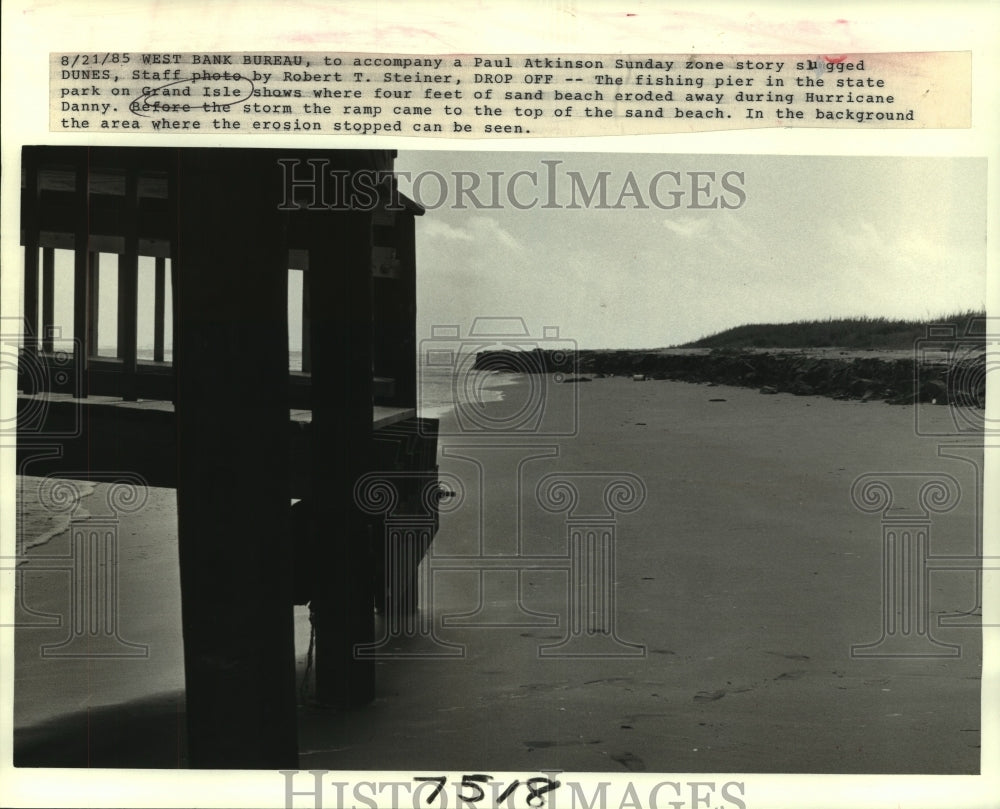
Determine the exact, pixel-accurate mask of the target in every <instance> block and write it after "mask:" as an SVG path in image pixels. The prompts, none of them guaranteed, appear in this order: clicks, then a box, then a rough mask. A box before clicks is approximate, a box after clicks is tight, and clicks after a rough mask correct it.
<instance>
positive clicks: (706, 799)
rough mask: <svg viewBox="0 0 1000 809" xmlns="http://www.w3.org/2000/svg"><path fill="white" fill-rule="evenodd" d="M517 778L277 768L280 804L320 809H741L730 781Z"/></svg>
mask: <svg viewBox="0 0 1000 809" xmlns="http://www.w3.org/2000/svg"><path fill="white" fill-rule="evenodd" d="M541 773H542V774H541V775H535V776H525V777H524V778H523V780H522V779H520V778H513V779H505V778H498V777H495V776H492V775H489V774H487V773H467V774H464V775H461V776H456V777H448V776H446V775H419V776H414V777H412V778H411V779H409V780H389V779H372V780H364V781H355V782H351V781H343V780H339V779H336V778H330V779H327V778H326V776H327V775H329V774H330V771H329V770H307V771H305V772H302V771H299V770H279V775H281V776H282V777H283V779H284V784H283V786H284V796H285V803H284V806H285V809H307V807H308V808H309V809H322V807H324V806H365V807H372V808H373V809H374V807H377V806H392V807H397V808H398V809H403V807H409V806H412V807H413V808H414V809H417V808H418V807H435V808H436V809H447V807H449V806H477V805H480V804H482V805H483V806H505V807H510V809H518V808H519V807H530V808H531V809H541V807H547V809H618V808H619V807H626V806H629V807H634V808H638V809H647V808H648V809H656V807H667V806H669V807H671V809H697V807H706V806H710V807H716V808H717V809H747V801H746V783H745V782H744V781H736V780H726V781H723V780H718V779H714V780H709V779H699V780H693V779H691V780H687V779H670V780H655V781H654V780H653V779H649V781H648V782H639V781H630V780H625V779H615V780H614V781H609V780H598V779H594V780H593V781H588V782H584V781H582V780H573V779H566V778H562V777H560V776H561V774H562V773H561V771H558V770H542V771H541Z"/></svg>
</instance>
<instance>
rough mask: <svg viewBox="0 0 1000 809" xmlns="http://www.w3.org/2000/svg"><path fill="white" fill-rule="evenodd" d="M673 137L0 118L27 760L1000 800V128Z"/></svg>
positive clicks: (318, 792)
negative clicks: (859, 141)
mask: <svg viewBox="0 0 1000 809" xmlns="http://www.w3.org/2000/svg"><path fill="white" fill-rule="evenodd" d="M5 16H6V15H5ZM702 24H704V25H708V24H707V23H705V21H702ZM783 30H784V29H783ZM64 44H65V43H63V42H62V41H60V43H59V47H56V45H55V44H54V45H53V47H52V48H51V50H52V51H53V52H56V51H58V50H60V49H63V45H64ZM127 44H128V47H129V48H131V49H132V50H138V49H139V48H138V46H139V45H143V49H145V50H152V47H149V43H144V42H140V41H138V38H137V41H136V42H133V43H127ZM102 47H103V46H102ZM294 47H295V48H297V49H300V50H301V49H307V50H308V49H317V50H318V49H323V50H331V49H332V48H331V47H330V46H329V44H328V43H327V42H326V41H324V42H323V43H322V44H321V45H320V44H316V43H310V42H307V41H305V39H302V40H301V41H297V42H295V43H294ZM212 49H213V50H221V49H222V48H221V46H220V47H214V48H212ZM788 49H789V46H788V45H787V43H786V44H785V46H784V48H783V49H779V48H777V47H775V48H773V51H774V52H788ZM205 50H206V51H207V50H210V49H209V48H208V47H206V48H205ZM342 50H344V51H345V52H346V51H347V50H348V48H347V47H346V46H344V47H343V48H342ZM860 50H861V49H859V51H860ZM422 52H425V53H430V52H432V51H431V50H430V49H429V46H428V45H426V44H425V43H423V44H422ZM438 52H441V53H444V52H445V51H444V50H440V49H439V51H438ZM483 52H487V51H483ZM608 52H611V51H610V50H609V51H608ZM760 52H764V50H763V49H760ZM7 85H8V78H7V76H6V71H5V91H6V86H7ZM5 130H6V126H5ZM716 134H719V133H716ZM791 134H799V133H790V132H788V131H785V132H784V135H785V136H789V135H791ZM802 134H805V133H802ZM852 134H853V133H852V132H850V131H839V132H838V134H837V136H836V139H837V140H843V139H846V138H850V137H851V136H852ZM869 134H870V133H869ZM924 136H926V137H927V138H928V140H927V143H932V141H931V140H930V138H931V137H932V134H931V133H930V132H927V131H919V130H918V131H914V132H912V133H908V134H906V135H903V134H897V137H896V141H895V143H902V142H903V141H905V140H906V138H911V139H912V138H914V137H918V138H919V137H924ZM186 137H190V139H189V140H187V139H185V138H186ZM680 137H683V138H684V139H683V140H677V141H671V142H670V144H671V145H670V148H661V147H654V146H650V148H642V146H641V145H640V144H635V145H631V146H629V148H622V147H621V145H620V144H621V142H622V141H623V140H624V139H622V138H618V139H612V140H615V141H616V143H614V144H612V143H610V142H605V141H603V140H602V139H601V138H591V139H588V142H587V143H586V144H585V145H584V146H582V147H581V146H580V145H579V142H577V143H575V144H574V145H573V146H572V147H570V146H569V145H567V142H565V141H562V140H553V142H552V143H551V145H550V146H549V147H547V148H540V147H539V146H538V144H537V143H534V144H530V145H529V146H530V148H529V147H526V146H522V145H521V144H519V142H518V141H517V140H514V139H510V140H504V141H503V142H502V145H501V146H500V148H497V146H496V145H491V146H487V145H486V144H485V143H482V142H475V143H471V144H470V143H466V144H463V145H457V144H451V143H450V141H449V142H445V143H441V142H436V143H433V144H432V143H430V142H424V143H421V142H420V141H419V140H418V139H417V138H399V139H395V140H394V139H392V138H389V137H370V138H365V137H360V136H359V137H351V138H337V137H333V136H323V135H298V136H286V135H283V136H263V137H261V138H260V139H256V140H255V139H253V138H251V137H250V136H246V137H241V136H233V137H232V138H229V137H226V136H216V137H214V138H213V137H210V136H209V135H207V134H206V135H204V136H202V135H191V136H176V137H174V136H149V135H146V136H137V138H136V139H134V140H130V139H129V138H128V137H126V136H113V137H110V136H109V137H107V138H102V137H99V136H89V137H82V136H80V135H79V134H78V133H77V134H74V135H72V136H69V137H63V136H57V135H50V134H48V133H46V132H44V131H33V130H31V129H29V130H28V131H27V132H25V133H19V134H18V136H17V138H16V143H13V142H12V139H11V138H9V137H8V136H7V134H6V132H5V145H4V167H5V169H6V171H5V178H4V217H5V218H4V231H3V232H4V247H3V258H4V261H3V274H2V279H0V282H2V283H0V302H2V319H0V325H2V328H0V349H2V354H3V362H2V370H3V375H4V376H3V391H2V393H3V417H2V418H0V423H2V424H0V427H2V441H3V443H2V450H3V452H4V467H3V504H4V522H3V529H4V537H3V540H4V545H3V556H4V564H3V576H4V578H3V582H4V587H3V590H4V596H5V599H6V601H5V604H4V610H5V613H4V614H5V618H4V620H3V637H4V647H3V655H2V670H3V680H4V687H5V689H6V691H5V694H4V696H5V699H4V705H5V710H6V711H7V713H5V714H4V745H5V747H4V750H5V751H6V755H7V760H6V761H5V765H4V766H5V767H7V768H11V769H10V770H9V771H10V772H13V773H14V774H15V776H16V777H17V779H18V780H19V783H27V782H26V780H25V779H26V778H29V777H30V778H31V779H32V783H39V784H41V783H42V782H44V781H45V779H46V777H47V773H49V772H50V771H58V774H59V776H60V777H63V776H65V777H67V778H69V779H71V781H72V779H75V778H79V777H89V775H90V774H94V775H97V776H99V777H100V778H102V779H103V780H102V783H105V784H107V785H110V786H104V787H101V788H100V789H98V788H97V787H95V790H96V791H94V792H92V793H87V794H84V793H83V792H81V793H80V794H78V795H77V796H75V797H72V796H67V795H65V794H63V793H62V792H59V793H58V794H57V795H56V797H55V800H56V803H55V804H54V805H95V806H96V805H117V804H116V803H115V801H116V798H115V797H114V796H115V794H116V793H115V790H116V789H120V790H122V792H121V793H118V794H120V795H125V794H131V793H130V792H128V790H130V789H132V788H133V784H138V783H140V782H143V781H142V779H146V780H145V781H144V783H147V784H149V785H152V786H154V787H155V790H157V791H159V793H161V794H159V796H158V797H157V796H150V798H149V805H161V804H162V801H163V800H167V799H168V798H169V797H170V795H171V792H170V791H171V789H172V788H173V786H172V785H173V784H180V785H182V786H183V787H184V788H190V787H191V784H192V783H193V781H190V779H193V778H197V777H199V776H201V775H204V776H206V777H207V778H209V779H212V780H211V782H210V783H212V784H213V785H219V786H213V787H212V790H211V793H210V794H203V795H201V796H199V795H197V794H196V790H195V789H192V791H191V792H183V793H181V794H183V795H184V796H185V798H184V800H185V801H186V802H184V803H183V805H221V803H223V802H224V801H225V799H226V793H225V792H224V791H223V790H224V787H223V786H221V785H223V784H229V783H233V784H239V786H237V787H235V788H236V789H237V790H239V788H241V787H243V786H245V785H246V784H250V783H252V784H253V785H254V791H255V793H256V797H255V798H253V800H254V801H256V802H255V803H252V805H260V806H283V807H298V806H313V805H315V806H442V807H443V806H447V805H449V804H450V805H463V804H464V805H482V806H493V805H497V806H511V807H514V806H552V807H557V806H573V807H576V806H580V807H584V806H587V807H595V806H600V807H605V806H614V807H619V806H640V807H655V806H662V805H670V806H676V807H698V806H713V807H723V808H724V809H729V807H732V809H750V808H752V807H756V806H761V805H763V804H764V803H765V802H766V803H767V804H768V805H771V804H773V803H774V796H775V795H780V796H781V798H780V799H781V800H783V801H784V803H783V804H782V805H796V804H798V805H802V803H803V802H806V803H809V804H810V805H824V806H825V805H830V806H836V805H847V804H848V802H850V804H851V805H877V801H876V800H875V798H874V797H873V795H867V797H866V793H865V790H866V789H869V788H871V789H875V790H877V789H883V790H888V791H887V792H885V793H884V794H885V795H889V796H891V800H892V802H893V804H895V803H899V804H900V805H914V806H932V805H933V806H937V805H945V804H946V803H947V801H946V800H945V798H944V797H942V796H944V795H946V788H945V786H942V784H946V783H951V784H959V785H960V786H962V790H960V791H959V792H957V793H956V794H955V801H954V802H953V803H952V804H951V805H960V806H966V805H968V806H980V805H982V806H987V805H988V803H987V802H983V801H984V798H983V795H984V794H985V793H984V792H983V789H982V784H983V783H984V781H986V780H988V779H994V780H995V770H996V763H997V762H996V761H995V754H996V740H995V737H996V733H995V730H996V727H995V726H996V717H995V715H994V713H995V707H996V705H995V687H996V671H995V668H996V663H995V659H994V658H995V656H996V652H995V646H996V635H995V633H996V616H995V604H993V601H994V599H993V598H992V596H991V585H990V582H993V584H994V585H995V578H993V577H992V573H991V571H992V569H993V567H995V565H994V564H993V563H992V561H991V560H993V559H994V558H995V556H996V548H995V537H994V535H993V532H995V527H996V526H995V519H996V515H995V513H994V510H991V509H992V506H991V497H990V491H991V485H993V483H994V480H993V478H994V477H995V468H994V467H995V462H994V461H993V460H992V459H993V455H992V454H991V453H990V452H989V450H991V449H992V450H995V449H996V447H995V446H994V444H995V443H996V441H995V430H996V426H995V425H996V418H995V407H994V406H993V402H992V396H993V394H994V390H993V387H994V383H993V382H990V378H991V376H992V375H991V374H990V373H989V372H990V371H991V370H993V369H994V368H995V366H996V355H997V351H998V344H1000V318H998V317H997V316H996V313H995V306H994V304H995V296H996V288H995V282H994V281H993V278H992V276H993V275H994V274H995V267H994V262H995V255H994V254H995V246H994V241H993V239H992V238H990V237H991V236H992V235H993V234H992V233H991V226H992V225H993V224H995V211H993V208H992V207H991V206H992V205H993V197H992V196H991V194H992V192H993V191H995V188H996V176H995V175H996V168H995V154H993V153H986V152H982V153H978V152H977V151H976V149H974V148H968V147H966V146H963V147H962V148H956V149H951V150H947V149H940V148H931V147H927V148H921V147H913V148H910V147H907V148H896V149H879V148H877V147H875V146H873V144H874V143H875V141H874V140H872V139H866V140H865V141H864V148H859V149H857V151H856V153H849V150H845V149H844V148H841V147H839V146H837V147H834V148H829V149H822V148H815V147H814V145H813V143H812V142H809V143H808V144H807V145H805V146H802V145H798V142H797V145H795V146H794V147H792V146H790V147H789V148H786V149H776V148H761V149H758V150H756V151H748V150H746V149H737V148H733V144H735V143H736V142H737V141H735V140H733V138H735V137H737V134H736V133H724V137H723V136H722V135H719V139H718V140H714V139H713V136H711V135H705V136H704V137H705V140H704V141H699V140H698V138H699V137H702V136H699V135H686V136H676V135H675V136H663V138H660V139H656V138H654V139H652V140H648V139H646V138H639V139H638V140H641V141H642V142H643V143H644V144H645V143H656V144H659V143H662V142H664V141H665V140H666V139H668V138H680ZM776 137H777V135H776ZM831 137H832V136H831ZM754 142H755V143H759V142H760V141H759V140H758V141H754ZM789 142H790V141H789ZM943 142H944V141H942V140H938V141H933V143H935V144H940V143H943ZM802 143H805V141H802ZM823 143H833V141H831V140H825V141H823ZM714 144H718V145H717V146H715V145H714ZM727 145H728V148H727ZM686 147H688V148H686ZM990 158H994V159H990ZM12 178H13V179H12ZM12 186H14V187H15V194H14V196H13V197H12V196H11V187H12ZM15 236H16V238H15ZM988 393H989V397H988V395H987V394H988ZM8 723H9V724H8ZM94 771H97V772H94ZM241 774H242V776H241ZM264 776H266V780H263V779H264ZM787 776H792V777H796V778H802V779H805V780H802V781H801V784H802V785H813V786H811V787H806V786H799V787H797V788H796V790H795V792H794V793H792V792H791V791H782V789H783V783H784V782H782V780H781V779H782V777H787ZM943 776H948V777H950V779H951V780H950V782H949V781H947V779H945V780H941V779H940V778H939V777H943ZM241 777H245V778H246V779H247V781H246V784H243V783H241V782H240V779H241ZM135 779H139V780H135ZM835 779H836V780H835ZM80 783H83V782H80ZM95 783H96V782H95ZM205 783H209V781H206V782H205ZM267 783H269V784H270V787H267V786H261V785H262V784H267ZM796 783H799V782H798V781H797V782H796ZM829 784H838V785H839V788H841V792H837V791H836V788H833V789H832V791H831V792H830V793H829V794H828V795H826V796H825V797H823V796H820V797H817V800H816V801H814V800H811V799H807V793H808V792H809V789H810V788H811V789H812V790H821V789H825V788H826V787H825V786H823V785H829ZM920 784H927V785H928V786H927V791H926V792H925V793H924V794H921V793H920V790H919V785H920ZM966 793H967V794H968V795H969V796H970V800H969V801H968V802H963V800H964V796H965V794H966ZM49 794H55V793H47V792H46V790H45V788H44V787H41V786H39V787H38V790H37V791H34V792H31V791H24V787H21V791H19V792H17V793H16V795H15V796H14V797H13V798H12V801H13V802H12V803H11V805H29V803H30V805H35V802H36V801H37V802H39V803H41V802H43V799H44V798H45V797H47V796H48V795H49ZM234 794H237V793H234ZM187 796H190V797H187ZM764 796H767V797H766V798H765V797H764ZM796 796H797V797H796ZM907 796H908V797H907ZM904 799H908V800H910V803H909V804H907V803H905V802H904ZM117 800H118V801H119V802H121V801H123V800H125V798H122V797H119V798H118V799H117ZM60 801H64V802H60ZM817 801H818V803H817ZM823 801H826V802H825V803H824V802H823ZM886 805H888V804H886Z"/></svg>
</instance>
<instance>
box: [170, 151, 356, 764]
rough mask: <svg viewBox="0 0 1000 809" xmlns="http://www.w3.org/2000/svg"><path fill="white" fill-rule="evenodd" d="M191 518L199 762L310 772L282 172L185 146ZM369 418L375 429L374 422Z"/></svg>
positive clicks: (249, 158)
mask: <svg viewBox="0 0 1000 809" xmlns="http://www.w3.org/2000/svg"><path fill="white" fill-rule="evenodd" d="M177 160H178V169H179V172H178V179H177V202H176V208H177V210H178V212H179V213H178V216H179V222H178V238H177V241H176V243H175V245H174V256H173V259H174V261H173V264H172V267H173V269H174V271H175V279H176V287H175V290H174V292H175V295H176V301H177V306H176V307H175V317H176V318H177V327H178V328H177V332H176V333H175V341H176V346H177V352H176V356H175V363H176V373H177V446H178V486H177V513H178V532H179V554H180V568H181V597H182V612H183V628H184V666H185V680H186V691H187V724H188V739H189V745H188V746H189V752H190V764H191V766H192V767H196V768H219V769H223V768H239V769H251V768H267V769H279V768H296V767H297V766H298V755H297V739H296V693H295V647H294V635H293V616H292V594H291V585H292V575H291V559H292V556H291V553H290V551H289V549H288V547H287V521H288V508H289V486H288V477H289V476H288V434H287V432H288V353H287V352H288V345H287V340H288V337H287V335H288V323H287V303H286V298H287V280H286V279H287V269H286V263H287V247H286V245H285V241H284V231H283V228H282V221H281V218H280V217H281V213H280V212H279V211H277V205H278V203H279V201H280V193H281V185H280V180H281V178H280V174H278V173H276V171H275V169H276V168H277V165H276V164H275V161H274V158H273V156H270V157H269V156H268V155H267V154H266V153H264V152H260V151H258V150H250V149H234V150H226V149H179V150H178V152H177ZM369 418H370V417H369Z"/></svg>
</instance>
